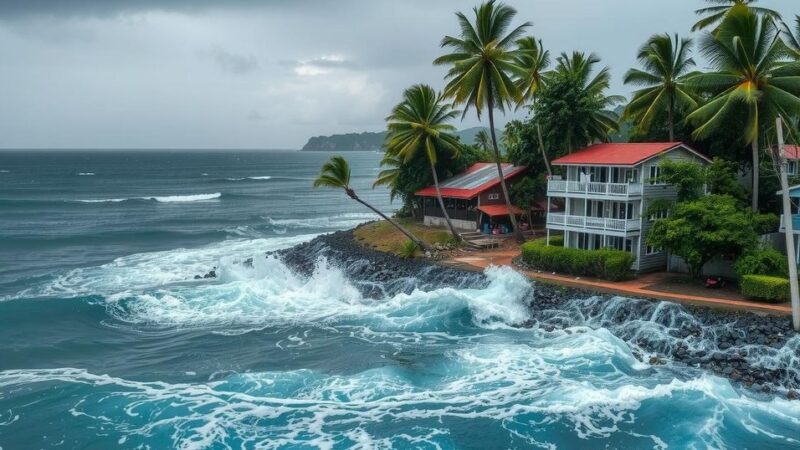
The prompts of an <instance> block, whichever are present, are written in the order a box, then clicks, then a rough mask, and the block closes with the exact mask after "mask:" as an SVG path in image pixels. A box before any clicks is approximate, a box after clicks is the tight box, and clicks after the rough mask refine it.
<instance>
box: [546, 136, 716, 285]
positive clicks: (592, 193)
mask: <svg viewBox="0 0 800 450" xmlns="http://www.w3.org/2000/svg"><path fill="white" fill-rule="evenodd" d="M665 159H671V160H687V161H695V162H699V163H701V164H707V163H709V162H710V161H709V160H708V158H706V157H705V156H703V155H701V154H700V153H698V152H696V151H694V150H692V149H691V148H689V147H687V146H686V145H684V144H682V143H680V142H667V143H607V144H596V145H592V146H590V147H587V148H585V149H583V150H579V151H577V152H574V153H571V154H569V155H567V156H564V157H562V158H559V159H556V160H555V161H553V162H552V164H553V166H560V167H562V168H563V173H564V175H562V176H560V177H559V176H554V177H553V178H552V179H551V180H549V181H548V185H547V195H548V197H549V198H548V200H549V199H550V198H553V197H561V198H563V199H564V211H563V213H562V212H559V213H552V212H550V213H548V215H547V233H548V236H549V235H550V234H551V233H552V232H553V231H560V232H563V234H564V246H565V247H571V248H581V249H587V250H593V249H600V248H616V249H618V250H624V251H627V252H631V253H633V254H634V256H636V262H634V264H633V267H632V269H633V270H635V271H637V272H644V271H650V270H659V269H664V268H666V266H667V254H666V252H664V251H662V250H661V249H657V248H652V247H650V246H648V245H647V244H646V241H645V237H646V236H647V230H648V229H649V228H650V226H651V225H652V223H653V222H654V221H655V220H656V219H658V218H659V217H661V216H663V215H665V214H666V211H663V212H658V211H656V212H654V213H653V214H650V215H648V214H647V211H648V208H649V205H650V204H652V203H653V201H654V200H657V199H672V200H674V199H675V198H676V192H675V189H674V188H673V187H672V186H668V185H665V184H661V183H659V181H658V178H659V176H658V175H659V164H660V163H661V161H664V160H665ZM651 212H652V211H651Z"/></svg>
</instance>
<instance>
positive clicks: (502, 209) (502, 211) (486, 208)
mask: <svg viewBox="0 0 800 450" xmlns="http://www.w3.org/2000/svg"><path fill="white" fill-rule="evenodd" d="M478 211H481V212H483V213H485V214H488V215H489V216H490V217H498V216H507V215H508V208H507V207H506V205H483V206H478ZM511 212H513V213H514V215H515V216H520V215H522V210H521V209H519V208H517V207H516V206H514V205H511Z"/></svg>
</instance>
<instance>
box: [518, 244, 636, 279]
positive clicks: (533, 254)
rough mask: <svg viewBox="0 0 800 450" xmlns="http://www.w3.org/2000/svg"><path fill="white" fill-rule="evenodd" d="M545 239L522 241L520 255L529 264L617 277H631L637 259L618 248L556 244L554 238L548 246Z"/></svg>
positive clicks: (589, 274) (561, 270) (535, 266)
mask: <svg viewBox="0 0 800 450" xmlns="http://www.w3.org/2000/svg"><path fill="white" fill-rule="evenodd" d="M546 241H547V238H544V239H537V240H535V241H531V242H527V243H525V244H523V245H522V258H523V260H524V261H525V262H526V263H527V264H528V265H530V266H531V267H534V268H537V269H540V270H547V271H553V272H562V273H568V274H570V275H583V276H592V277H598V278H604V279H607V280H611V281H618V280H624V279H626V278H630V276H631V265H632V264H633V263H634V261H636V258H635V257H634V256H633V255H632V254H631V253H628V252H623V251H620V250H613V249H601V250H581V249H577V248H566V247H559V246H555V245H552V242H553V238H551V239H550V242H551V245H549V246H548V245H547V244H546ZM561 241H562V242H563V238H562V239H561Z"/></svg>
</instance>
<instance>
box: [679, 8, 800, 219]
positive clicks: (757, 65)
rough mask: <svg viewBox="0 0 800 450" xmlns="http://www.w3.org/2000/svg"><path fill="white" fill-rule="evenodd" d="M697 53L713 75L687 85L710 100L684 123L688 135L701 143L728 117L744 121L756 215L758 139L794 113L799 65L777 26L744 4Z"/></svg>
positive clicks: (722, 126)
mask: <svg viewBox="0 0 800 450" xmlns="http://www.w3.org/2000/svg"><path fill="white" fill-rule="evenodd" d="M701 48H702V51H703V53H704V55H705V56H706V58H707V59H708V60H709V62H710V63H711V65H712V67H713V68H714V71H712V72H710V73H699V74H696V75H694V76H692V77H691V83H692V84H693V85H694V86H695V87H696V88H697V89H700V90H702V91H705V92H708V93H710V94H712V96H713V97H712V98H711V99H710V100H709V101H708V102H707V103H706V104H705V105H703V106H701V107H700V108H698V109H697V110H695V111H694V112H693V113H691V114H690V115H689V116H688V117H687V119H688V120H689V121H691V122H693V123H695V124H696V125H697V129H696V130H695V131H694V134H693V136H694V137H695V138H697V139H703V138H707V137H709V136H711V135H712V134H714V133H715V132H718V131H721V130H723V129H725V128H726V127H729V126H730V122H729V120H728V119H730V118H731V117H734V116H738V117H744V118H745V127H744V129H743V132H742V139H743V141H744V142H745V143H746V144H749V145H750V147H751V152H752V173H753V175H752V176H753V180H752V182H753V192H752V194H753V199H752V207H753V210H754V211H756V210H758V169H759V136H760V135H761V134H762V133H763V132H764V129H765V127H767V126H769V124H771V123H772V122H773V121H774V120H775V117H776V116H777V115H781V116H784V117H791V116H793V115H795V113H796V111H798V110H800V96H799V95H800V83H798V76H797V74H798V73H800V63H797V62H788V61H787V56H788V53H789V52H788V49H787V47H786V45H785V44H784V43H783V42H782V41H781V40H780V37H779V30H778V27H777V25H776V24H775V23H774V22H773V21H772V20H771V19H770V18H769V17H761V18H759V17H758V16H756V14H755V13H754V12H753V11H751V10H750V9H748V8H747V7H746V6H744V5H739V6H736V7H734V8H733V9H732V10H731V11H730V12H729V13H728V15H727V16H726V17H725V20H724V21H723V22H722V24H721V25H720V27H719V30H718V31H717V33H714V34H709V35H707V36H705V38H704V39H703V41H702V45H701Z"/></svg>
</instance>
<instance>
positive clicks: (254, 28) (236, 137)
mask: <svg viewBox="0 0 800 450" xmlns="http://www.w3.org/2000/svg"><path fill="white" fill-rule="evenodd" d="M476 3H477V0H474V1H469V2H466V1H454V0H436V1H434V0H407V1H406V0H402V1H401V0H369V1H367V0H362V1H353V0H337V1H322V0H262V1H256V0H251V1H248V0H227V1H221V0H220V1H211V0H162V1H157V0H72V1H69V0H0V148H299V147H301V146H302V145H303V144H304V143H305V141H306V140H307V139H308V137H310V136H312V135H320V134H331V133H343V132H352V131H377V130H381V129H382V128H383V119H384V117H385V116H386V114H387V113H388V111H389V109H390V108H391V107H392V105H394V104H395V103H396V102H397V101H398V99H399V97H400V94H401V92H402V90H403V89H404V88H405V87H407V86H409V85H411V84H413V83H418V82H424V83H429V84H431V85H433V86H434V87H436V88H437V89H438V88H441V87H442V86H443V84H444V83H443V81H442V76H443V74H444V70H445V69H443V68H441V67H434V66H432V65H431V61H432V60H433V59H434V58H435V57H437V56H439V55H440V54H442V50H441V49H440V48H439V42H440V40H441V38H442V36H443V35H445V34H455V33H457V25H456V21H455V17H454V12H455V11H458V10H462V11H469V10H470V9H471V8H472V6H474V5H475V4H476ZM508 3H510V4H511V5H512V6H514V7H515V8H516V9H517V10H518V11H519V15H518V19H517V23H519V22H522V21H531V22H533V24H534V26H533V27H532V28H531V29H530V33H531V34H533V35H535V36H536V37H537V38H541V39H543V40H544V43H545V46H546V47H547V48H549V49H550V50H551V51H552V53H554V54H558V53H560V52H562V51H572V50H573V49H577V50H583V51H591V52H595V53H597V54H598V55H599V56H600V57H601V58H602V59H603V64H607V65H609V66H610V67H611V70H612V74H613V92H614V93H619V94H623V95H627V94H629V92H630V89H629V88H628V87H626V86H623V85H622V82H621V77H622V75H623V74H624V72H625V71H626V70H627V69H628V68H629V67H631V66H633V65H635V55H636V50H637V48H638V47H639V46H640V45H641V44H642V43H643V42H644V41H645V40H646V39H647V37H648V36H650V35H651V34H654V33H659V32H671V33H672V32H679V33H681V34H685V35H688V34H689V29H690V28H691V25H692V24H693V23H694V21H695V20H696V16H695V14H694V12H693V10H694V9H696V8H697V7H700V6H702V5H703V3H702V2H701V1H699V0H672V1H655V0H604V1H599V0H524V1H522V0H520V1H509V2H508ZM760 4H761V5H763V6H768V7H772V8H774V9H777V10H779V11H780V12H781V13H782V14H783V15H784V17H793V15H794V14H798V13H800V8H799V7H798V6H800V5H798V2H797V0H762V1H761V2H760ZM520 115H521V113H517V114H516V115H514V114H511V115H506V116H500V117H499V124H500V125H502V123H504V122H505V121H506V120H508V119H509V118H513V117H516V116H520ZM476 124H477V120H476V119H475V117H474V116H472V115H470V116H468V117H467V118H466V119H465V120H464V122H463V123H462V124H458V125H459V127H469V126H473V125H476Z"/></svg>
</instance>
